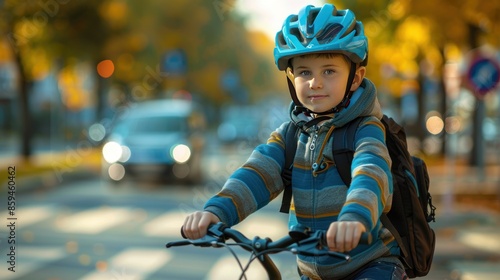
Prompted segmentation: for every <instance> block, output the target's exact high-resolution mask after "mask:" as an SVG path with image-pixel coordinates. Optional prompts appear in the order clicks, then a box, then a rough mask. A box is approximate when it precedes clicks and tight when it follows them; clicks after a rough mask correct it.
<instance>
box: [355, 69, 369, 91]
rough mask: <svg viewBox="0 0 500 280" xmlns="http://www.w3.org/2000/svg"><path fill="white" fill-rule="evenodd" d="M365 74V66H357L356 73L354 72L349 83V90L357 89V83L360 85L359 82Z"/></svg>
mask: <svg viewBox="0 0 500 280" xmlns="http://www.w3.org/2000/svg"><path fill="white" fill-rule="evenodd" d="M365 74H366V67H364V66H359V67H358V69H356V73H355V74H354V80H353V81H352V85H351V91H355V90H357V89H358V87H359V85H361V82H362V81H363V79H364V78H365Z"/></svg>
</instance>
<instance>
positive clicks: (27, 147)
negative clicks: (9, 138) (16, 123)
mask: <svg viewBox="0 0 500 280" xmlns="http://www.w3.org/2000/svg"><path fill="white" fill-rule="evenodd" d="M11 47H12V53H13V54H14V60H15V63H16V64H17V71H18V77H19V114H20V125H21V127H20V130H21V131H20V132H21V133H20V138H21V139H20V140H21V150H20V155H21V156H22V158H23V159H24V160H25V161H29V159H30V157H31V155H32V154H33V149H32V141H31V140H32V133H31V130H32V128H31V127H30V126H31V112H30V110H29V96H28V95H29V86H28V79H27V77H26V72H25V69H24V65H23V61H22V57H21V53H20V50H19V49H18V48H17V47H16V46H15V45H14V44H13V42H11Z"/></svg>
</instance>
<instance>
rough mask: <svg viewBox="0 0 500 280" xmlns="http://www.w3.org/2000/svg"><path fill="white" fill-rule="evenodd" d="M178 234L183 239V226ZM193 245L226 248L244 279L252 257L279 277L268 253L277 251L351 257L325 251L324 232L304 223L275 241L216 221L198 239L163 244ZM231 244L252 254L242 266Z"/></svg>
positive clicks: (363, 239) (366, 236) (275, 278)
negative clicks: (251, 235)
mask: <svg viewBox="0 0 500 280" xmlns="http://www.w3.org/2000/svg"><path fill="white" fill-rule="evenodd" d="M181 235H182V236H183V237H184V238H185V236H184V234H183V232H182V229H181ZM228 239H232V240H233V241H234V243H227V242H226V240H228ZM360 243H361V244H370V243H371V236H370V235H369V234H368V233H366V232H365V233H363V234H362V236H361V239H360ZM186 245H193V246H199V247H214V248H222V247H225V248H227V249H228V250H229V251H230V252H231V254H232V255H233V256H234V258H235V259H236V261H237V263H238V265H239V266H240V269H241V275H240V278H239V279H240V280H241V279H246V275H245V272H246V271H247V270H248V268H249V267H250V264H251V263H252V262H253V261H254V260H255V259H257V260H259V262H260V263H261V265H262V266H263V267H264V269H265V271H266V273H267V275H268V276H269V279H273V280H281V279H282V278H281V273H280V271H279V269H278V268H277V266H276V265H275V263H274V262H273V260H272V259H271V257H270V256H269V254H276V253H280V252H284V251H288V252H291V253H292V254H302V255H307V256H325V255H329V256H334V257H338V258H341V259H344V260H345V261H346V262H348V261H349V260H350V256H349V255H347V254H342V253H338V252H333V251H329V250H328V246H327V245H326V231H312V230H311V229H309V228H308V227H305V226H303V225H296V226H293V227H292V228H291V229H290V231H289V232H288V236H284V237H282V238H280V239H278V240H276V241H272V240H271V239H270V238H268V237H265V238H260V237H258V236H255V237H254V238H253V239H249V238H247V237H246V236H245V235H244V234H243V233H241V232H240V231H238V230H236V229H233V228H230V227H228V226H226V225H225V224H223V223H221V222H219V223H217V224H213V225H211V226H210V227H209V228H208V230H207V235H205V236H204V237H202V238H200V239H194V240H189V239H185V240H180V241H173V242H169V243H167V244H166V247H167V248H170V247H175V246H186ZM230 246H240V247H241V248H243V249H245V250H246V251H249V252H251V253H252V256H251V258H250V259H249V261H248V263H247V264H246V266H245V267H243V265H242V264H241V262H240V260H239V258H238V256H237V255H236V253H235V252H234V251H233V250H232V249H231V248H230Z"/></svg>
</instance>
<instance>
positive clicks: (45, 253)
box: [0, 246, 67, 280]
mask: <svg viewBox="0 0 500 280" xmlns="http://www.w3.org/2000/svg"><path fill="white" fill-rule="evenodd" d="M16 255H17V256H18V257H17V260H16V263H17V264H18V265H16V268H15V272H12V271H10V270H8V267H4V265H3V264H2V266H1V268H2V269H1V270H0V279H2V280H10V279H16V278H19V277H22V276H24V275H27V274H29V273H31V272H33V271H35V270H37V269H39V268H41V267H43V266H44V265H45V264H46V263H49V262H52V261H56V260H59V259H62V258H63V257H65V256H66V255H67V254H66V252H65V250H64V248H61V247H54V246H40V247H39V246H20V247H19V249H17V251H16ZM7 265H8V263H7Z"/></svg>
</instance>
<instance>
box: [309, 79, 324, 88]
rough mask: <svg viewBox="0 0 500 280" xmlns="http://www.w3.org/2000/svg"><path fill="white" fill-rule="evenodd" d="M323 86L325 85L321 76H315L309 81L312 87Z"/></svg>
mask: <svg viewBox="0 0 500 280" xmlns="http://www.w3.org/2000/svg"><path fill="white" fill-rule="evenodd" d="M322 87H323V83H322V82H321V79H319V78H316V77H314V78H312V79H311V81H310V82H309V88H310V89H318V88H322Z"/></svg>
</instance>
